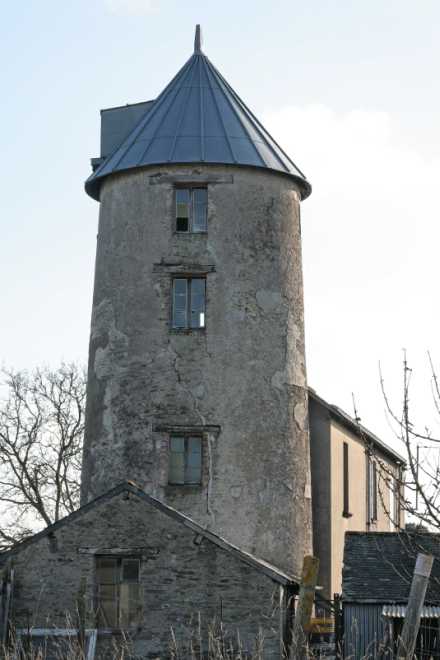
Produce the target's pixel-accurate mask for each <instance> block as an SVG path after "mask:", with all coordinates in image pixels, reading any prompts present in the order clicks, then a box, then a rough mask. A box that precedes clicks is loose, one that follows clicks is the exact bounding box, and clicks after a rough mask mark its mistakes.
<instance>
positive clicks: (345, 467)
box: [342, 442, 350, 515]
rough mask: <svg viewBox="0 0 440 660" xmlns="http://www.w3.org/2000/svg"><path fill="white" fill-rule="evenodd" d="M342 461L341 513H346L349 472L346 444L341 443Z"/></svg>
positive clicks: (348, 502) (348, 503)
mask: <svg viewBox="0 0 440 660" xmlns="http://www.w3.org/2000/svg"><path fill="white" fill-rule="evenodd" d="M342 462H343V489H344V509H343V513H345V514H346V515H347V514H348V513H349V511H350V498H349V493H350V491H349V487H350V484H349V473H348V444H347V443H346V442H344V443H343V450H342Z"/></svg>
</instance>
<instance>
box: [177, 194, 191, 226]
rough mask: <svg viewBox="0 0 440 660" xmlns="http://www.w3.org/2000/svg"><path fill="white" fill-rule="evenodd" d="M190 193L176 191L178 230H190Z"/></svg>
mask: <svg viewBox="0 0 440 660" xmlns="http://www.w3.org/2000/svg"><path fill="white" fill-rule="evenodd" d="M190 199H191V197H190V191H189V190H188V189H183V188H178V189H177V190H176V230H177V231H188V230H189V213H190Z"/></svg>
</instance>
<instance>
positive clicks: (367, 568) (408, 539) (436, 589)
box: [342, 531, 440, 604]
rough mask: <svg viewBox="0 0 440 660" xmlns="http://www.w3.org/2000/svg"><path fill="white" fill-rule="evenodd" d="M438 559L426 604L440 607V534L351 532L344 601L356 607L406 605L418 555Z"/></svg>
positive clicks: (346, 552) (347, 541) (347, 543)
mask: <svg viewBox="0 0 440 660" xmlns="http://www.w3.org/2000/svg"><path fill="white" fill-rule="evenodd" d="M419 552H421V553H423V554H432V555H434V564H433V567H432V572H431V578H430V581H429V585H428V590H427V593H426V599H425V603H426V604H428V603H431V604H435V603H440V534H431V533H426V532H423V533H422V532H407V531H402V532H347V533H346V534H345V547H344V565H343V569H342V597H343V599H344V602H353V603H406V601H407V600H408V595H409V590H410V586H411V580H412V575H413V572H414V566H415V563H416V557H417V554H418V553H419Z"/></svg>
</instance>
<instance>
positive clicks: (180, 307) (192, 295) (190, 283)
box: [172, 277, 206, 328]
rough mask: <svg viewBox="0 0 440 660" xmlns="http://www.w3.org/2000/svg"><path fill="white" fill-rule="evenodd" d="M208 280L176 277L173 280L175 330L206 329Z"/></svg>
mask: <svg viewBox="0 0 440 660" xmlns="http://www.w3.org/2000/svg"><path fill="white" fill-rule="evenodd" d="M205 299H206V279H205V278H204V277H176V278H174V280H173V312H172V324H173V328H204V327H205Z"/></svg>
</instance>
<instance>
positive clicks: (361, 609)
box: [343, 604, 386, 660]
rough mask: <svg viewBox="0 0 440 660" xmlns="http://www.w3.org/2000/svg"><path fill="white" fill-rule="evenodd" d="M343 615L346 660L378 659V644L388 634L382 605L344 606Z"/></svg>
mask: <svg viewBox="0 0 440 660" xmlns="http://www.w3.org/2000/svg"><path fill="white" fill-rule="evenodd" d="M343 614H344V653H345V658H346V660H361V659H364V658H365V659H367V658H368V660H370V659H372V658H377V650H378V644H379V643H380V642H383V641H384V640H385V633H386V621H385V619H384V617H383V616H382V605H354V604H353V605H351V604H344V609H343Z"/></svg>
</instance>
